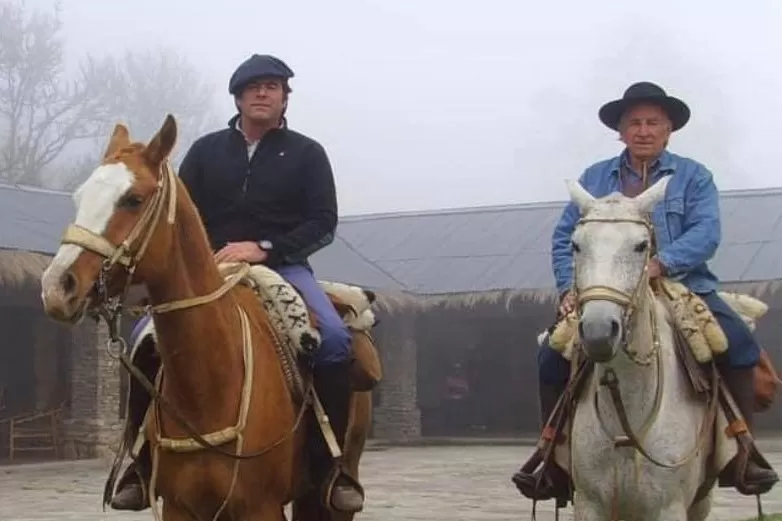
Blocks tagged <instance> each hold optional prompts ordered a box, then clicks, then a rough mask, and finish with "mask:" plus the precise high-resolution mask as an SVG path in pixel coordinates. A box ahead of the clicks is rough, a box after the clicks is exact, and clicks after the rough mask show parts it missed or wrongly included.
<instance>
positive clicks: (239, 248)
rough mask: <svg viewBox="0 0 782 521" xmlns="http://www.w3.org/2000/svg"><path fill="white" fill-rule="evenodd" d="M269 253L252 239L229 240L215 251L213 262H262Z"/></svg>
mask: <svg viewBox="0 0 782 521" xmlns="http://www.w3.org/2000/svg"><path fill="white" fill-rule="evenodd" d="M268 256H269V255H268V254H267V253H266V252H265V251H263V250H262V249H261V247H260V246H258V244H256V243H254V242H252V241H243V242H229V243H228V244H226V245H225V246H224V247H223V249H221V250H220V251H218V252H217V253H215V257H214V258H215V262H217V263H218V264H220V263H221V262H242V261H244V262H250V263H257V262H263V261H265V260H266V259H267V257H268Z"/></svg>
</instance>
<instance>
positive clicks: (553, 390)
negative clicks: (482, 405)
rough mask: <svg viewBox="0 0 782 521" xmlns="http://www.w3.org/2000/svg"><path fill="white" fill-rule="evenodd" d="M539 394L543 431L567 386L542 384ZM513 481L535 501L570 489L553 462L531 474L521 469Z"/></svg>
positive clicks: (565, 476)
mask: <svg viewBox="0 0 782 521" xmlns="http://www.w3.org/2000/svg"><path fill="white" fill-rule="evenodd" d="M538 392H539V399H540V417H541V418H540V423H541V429H543V428H545V426H546V424H547V422H548V418H549V416H551V413H552V412H553V411H554V407H556V405H557V402H558V401H559V397H560V396H561V395H562V393H564V392H565V385H549V384H544V383H542V382H541V383H540V384H539V390H538ZM541 475H542V476H541ZM541 477H542V479H541ZM539 479H540V483H541V485H540V487H538V493H537V494H533V493H532V491H534V490H535V487H536V483H537V482H538V480H539ZM512 481H513V483H514V484H515V485H516V488H518V489H519V491H520V492H521V493H522V494H524V495H525V496H528V497H530V496H536V497H535V499H539V500H547V499H551V498H553V497H555V496H556V495H557V493H559V492H564V491H565V490H567V488H568V487H569V479H568V476H567V474H566V473H565V472H564V471H563V470H562V469H560V468H559V466H558V465H557V464H556V463H554V461H553V460H552V461H551V463H550V464H549V465H547V466H546V467H545V469H544V467H543V466H542V465H540V466H538V467H537V468H536V469H535V471H534V472H531V473H530V472H525V471H524V469H519V471H518V472H516V473H515V474H514V475H513V478H512Z"/></svg>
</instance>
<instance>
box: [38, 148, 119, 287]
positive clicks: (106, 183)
mask: <svg viewBox="0 0 782 521" xmlns="http://www.w3.org/2000/svg"><path fill="white" fill-rule="evenodd" d="M134 181H135V176H134V174H133V172H132V171H131V170H130V169H129V168H128V167H127V166H126V165H125V164H124V163H113V164H110V165H103V166H100V167H98V168H97V169H96V170H95V171H94V172H93V173H92V175H90V177H89V178H88V179H87V180H86V181H85V182H84V183H83V184H82V185H81V186H80V187H79V188H78V189H77V190H76V192H74V194H73V201H74V203H75V204H76V219H75V220H74V221H73V222H74V224H76V225H78V226H81V227H83V228H86V229H87V230H89V231H91V232H93V233H95V234H98V235H103V233H104V232H105V231H106V226H108V224H109V219H111V216H112V214H113V213H114V208H115V207H116V204H117V201H118V200H119V198H120V197H122V196H123V195H124V194H125V193H126V192H127V191H128V189H130V187H131V186H133V182H134ZM83 251H84V248H82V247H81V246H76V245H75V244H63V245H62V246H60V248H59V249H58V250H57V254H56V255H55V256H54V259H52V262H51V263H50V264H49V266H48V267H47V268H46V271H45V272H44V274H43V280H42V282H43V286H44V288H46V286H47V284H46V283H47V281H48V280H56V279H52V277H57V278H59V276H60V275H61V274H63V273H64V272H65V271H66V270H67V269H68V268H70V267H71V265H72V264H73V263H74V262H75V261H76V259H78V258H79V255H81V253H82V252H83Z"/></svg>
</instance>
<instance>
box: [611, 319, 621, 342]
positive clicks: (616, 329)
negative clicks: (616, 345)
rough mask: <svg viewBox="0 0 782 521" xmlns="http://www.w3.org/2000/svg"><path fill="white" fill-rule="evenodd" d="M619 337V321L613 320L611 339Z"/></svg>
mask: <svg viewBox="0 0 782 521" xmlns="http://www.w3.org/2000/svg"><path fill="white" fill-rule="evenodd" d="M618 336H619V321H618V320H612V321H611V338H616V337H618Z"/></svg>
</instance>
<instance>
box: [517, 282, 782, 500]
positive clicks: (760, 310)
mask: <svg viewBox="0 0 782 521" xmlns="http://www.w3.org/2000/svg"><path fill="white" fill-rule="evenodd" d="M658 293H659V294H660V295H661V296H662V297H663V298H662V299H661V300H662V301H663V303H664V305H665V306H666V308H667V310H668V312H669V315H670V318H671V321H672V325H673V328H672V329H673V331H674V333H675V346H676V351H677V358H678V360H679V362H680V363H681V365H682V368H683V369H684V371H685V373H686V374H687V375H688V378H689V381H690V383H691V385H692V387H693V389H694V391H695V392H696V393H697V394H698V395H701V396H703V397H704V399H705V400H706V401H707V403H710V404H712V403H713V405H715V407H713V408H711V407H710V411H709V413H710V414H707V418H708V421H709V422H710V425H707V426H708V427H711V433H712V436H711V438H712V439H711V446H712V450H711V452H710V459H711V463H712V465H714V464H715V461H714V459H715V458H716V454H715V453H716V452H717V448H716V447H715V446H716V445H717V444H718V443H720V442H719V440H718V439H719V438H720V434H721V433H719V432H718V431H717V430H716V429H717V428H718V426H723V427H724V428H723V433H724V436H725V437H727V438H733V439H735V441H736V448H735V449H734V450H735V453H734V454H735V456H736V461H737V465H736V477H735V481H736V483H735V486H736V487H737V488H738V489H739V490H740V491H741V490H742V486H743V485H744V484H743V483H742V482H740V481H741V480H740V477H739V476H742V475H743V469H744V468H745V467H746V465H747V462H748V461H749V459H750V458H753V459H754V460H755V461H757V462H758V463H759V464H760V465H761V466H763V467H768V468H770V465H769V464H768V462H767V461H766V460H765V458H763V456H762V455H761V454H760V452H759V451H758V450H757V449H756V447H755V444H754V440H753V438H752V436H751V434H750V433H749V432H748V430H747V429H746V424H745V423H744V421H743V418H742V416H741V413H740V411H739V409H738V407H737V406H736V404H735V402H734V401H733V398H732V397H731V395H730V392H729V391H728V389H727V387H726V385H725V383H724V382H723V381H722V378H721V377H720V376H719V373H718V372H717V369H716V365H715V364H714V360H713V356H714V355H715V354H719V353H722V352H724V351H725V350H726V349H727V339H726V337H725V334H724V332H723V331H722V329H721V328H720V326H719V324H718V322H717V321H716V319H715V318H714V316H713V315H712V314H711V312H710V311H709V309H708V307H707V306H706V305H705V303H704V302H703V301H702V299H701V298H700V297H698V295H696V294H694V293H692V292H690V291H689V290H688V289H687V288H686V287H685V286H683V285H682V284H680V283H678V282H674V281H671V280H666V279H664V280H662V281H661V283H660V284H659V288H658ZM720 297H722V298H723V299H724V300H725V301H726V302H727V303H728V304H729V305H730V306H731V307H732V308H733V309H734V310H735V311H736V312H737V313H738V314H739V315H740V316H741V317H742V319H743V320H744V321H745V323H747V325H748V327H750V329H753V330H754V326H755V322H756V321H757V320H758V319H759V318H760V317H761V316H762V315H764V314H765V313H766V311H767V310H768V308H767V306H766V305H765V304H764V303H762V302H761V301H759V300H757V299H754V298H752V297H750V296H748V295H742V294H736V293H729V292H720ZM577 325H578V317H577V315H576V314H575V313H570V314H569V315H567V316H564V317H561V318H560V320H559V321H558V322H557V323H556V324H554V325H553V326H551V327H550V328H548V330H547V331H546V332H544V333H543V334H541V335H540V336H539V337H538V342H539V343H541V344H542V343H543V341H544V340H545V337H546V336H548V340H549V345H550V346H551V347H552V348H553V349H555V350H557V351H559V352H560V353H562V355H563V357H564V358H566V359H567V360H569V361H570V362H571V377H570V379H569V381H568V383H567V386H566V388H565V391H564V392H563V393H562V395H561V396H560V399H559V401H558V402H557V405H556V406H555V408H554V410H553V411H552V413H551V416H550V417H549V418H547V419H546V421H545V425H544V428H543V430H542V433H541V436H540V438H539V440H538V443H537V446H536V449H535V451H534V452H533V454H532V456H531V457H530V458H529V459H528V460H527V461H526V462H525V463H524V465H523V466H522V468H521V471H522V472H524V473H527V474H531V473H532V472H533V471H534V470H535V469H538V468H540V467H541V466H542V472H540V476H541V479H540V480H539V482H538V483H536V484H535V487H534V490H525V489H523V488H521V489H520V490H521V492H522V494H524V495H525V496H526V497H528V498H530V499H532V500H533V501H537V500H546V499H552V498H553V499H556V503H557V507H563V506H565V505H566V504H567V502H568V501H572V481H571V480H570V479H569V478H570V476H569V473H568V472H567V470H566V467H567V465H566V464H563V461H562V460H568V459H569V458H568V456H567V455H566V453H564V455H563V453H562V451H563V450H565V451H567V446H568V441H569V440H568V434H567V424H568V422H569V421H570V420H572V416H573V413H574V411H575V407H574V405H575V404H576V403H577V401H578V400H579V398H580V394H581V392H582V391H583V388H584V384H585V383H586V382H587V381H588V377H589V376H590V375H591V374H592V370H593V369H594V364H593V363H592V362H591V361H589V360H588V359H587V358H586V357H585V356H583V354H582V352H581V350H580V349H578V342H579V340H578V334H577V331H578V328H577ZM780 383H782V382H781V381H780V379H779V377H778V375H777V372H776V370H775V368H774V366H773V364H772V362H771V359H770V357H769V356H768V353H767V352H766V351H765V350H764V349H761V357H760V362H759V364H758V365H757V366H756V367H755V410H756V411H763V410H766V409H768V408H769V407H770V406H771V404H772V403H773V401H774V398H775V395H776V392H777V390H778V387H779V385H780ZM601 384H604V385H607V386H608V388H609V390H610V392H611V394H612V397H613V399H614V403H615V404H618V405H619V407H621V398H620V397H619V396H618V389H616V388H615V386H614V387H613V388H612V382H610V381H608V382H602V381H601ZM613 384H614V385H615V381H614V382H613ZM615 392H616V395H614V393H615ZM717 403H719V405H721V409H722V412H723V415H724V416H723V417H722V418H719V417H718V412H717V410H716V405H717ZM711 409H713V411H712V410H711ZM619 414H620V417H621V416H622V415H623V411H619ZM625 430H626V431H627V430H628V429H627V427H626V428H625ZM630 432H631V431H630ZM633 438H634V436H632V435H631V436H629V437H627V439H625V440H624V442H622V444H623V445H629V446H633V445H635V446H636V447H637V448H638V449H639V450H641V451H642V452H643V449H642V448H641V447H640V444H639V443H637V440H634V439H633ZM723 449H724V447H723ZM723 452H724V450H723ZM647 456H648V455H647ZM723 459H725V458H724V457H723ZM557 460H560V461H557ZM552 465H555V466H557V469H556V471H557V472H556V473H557V474H559V475H562V474H565V475H567V476H568V480H567V481H568V483H555V482H552V481H551V480H550V479H549V478H548V477H547V476H548V472H547V471H548V468H549V467H550V466H552ZM559 471H561V472H559ZM718 475H719V471H718V470H717V469H716V468H715V470H714V472H711V473H710V476H709V478H708V479H707V480H706V481H705V482H704V483H703V484H702V486H701V488H700V490H699V491H698V497H702V496H705V495H706V494H707V493H708V491H709V490H710V489H711V487H712V486H713V485H714V483H715V482H716V480H717V478H718ZM720 484H721V485H733V483H720ZM744 493H747V494H754V492H753V491H751V490H747V489H746V487H745V488H744Z"/></svg>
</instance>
